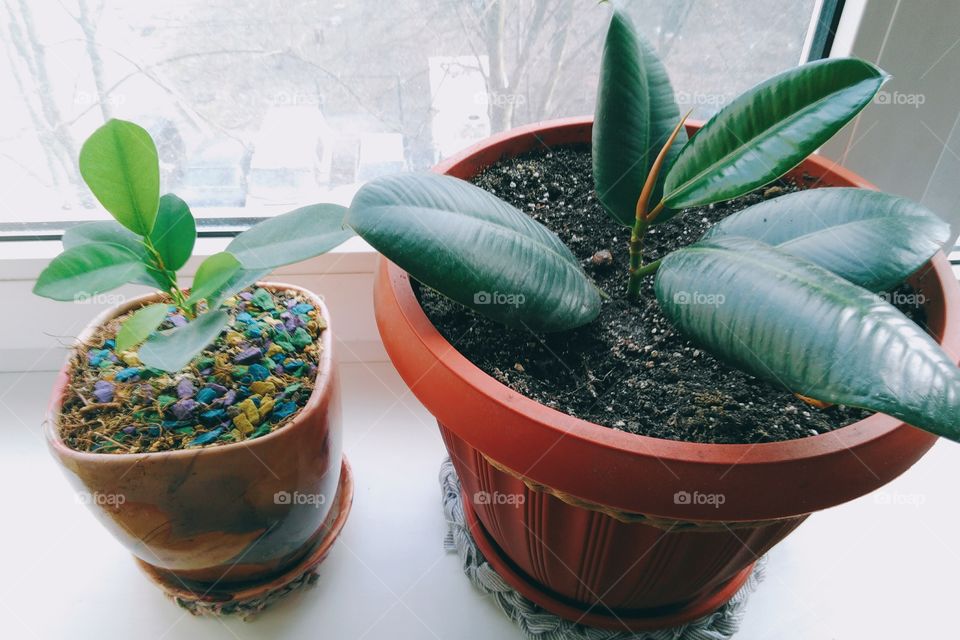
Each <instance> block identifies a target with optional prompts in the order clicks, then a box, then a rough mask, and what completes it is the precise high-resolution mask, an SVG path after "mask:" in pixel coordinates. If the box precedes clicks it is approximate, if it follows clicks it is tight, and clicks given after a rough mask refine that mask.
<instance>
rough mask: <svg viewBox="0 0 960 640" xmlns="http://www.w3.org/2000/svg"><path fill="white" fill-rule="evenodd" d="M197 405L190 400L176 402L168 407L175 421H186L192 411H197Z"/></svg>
mask: <svg viewBox="0 0 960 640" xmlns="http://www.w3.org/2000/svg"><path fill="white" fill-rule="evenodd" d="M198 406H199V403H198V402H197V401H196V400H193V399H191V398H185V399H183V400H178V401H177V402H175V403H173V405H171V406H170V411H171V412H172V413H173V415H174V416H175V417H176V419H177V420H186V419H187V418H189V417H190V414H192V413H193V412H194V411H196V410H197V407H198Z"/></svg>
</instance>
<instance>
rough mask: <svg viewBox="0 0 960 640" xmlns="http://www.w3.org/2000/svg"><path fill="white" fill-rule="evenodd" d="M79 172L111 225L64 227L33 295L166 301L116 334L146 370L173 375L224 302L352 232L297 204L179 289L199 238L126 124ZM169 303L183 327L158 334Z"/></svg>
mask: <svg viewBox="0 0 960 640" xmlns="http://www.w3.org/2000/svg"><path fill="white" fill-rule="evenodd" d="M80 173H81V175H82V176H83V179H84V181H85V182H86V183H87V185H88V186H89V187H90V190H91V191H92V192H93V194H94V196H96V198H97V199H98V200H99V201H100V203H101V204H102V205H103V206H104V208H105V209H106V210H107V211H108V212H109V213H110V214H111V215H112V216H113V217H114V219H115V220H116V221H115V222H114V221H102V222H89V223H86V224H81V225H78V226H75V227H71V228H69V229H68V230H67V231H66V233H64V236H63V245H64V251H63V253H61V254H60V255H59V256H57V257H56V258H54V259H53V260H52V261H51V262H50V264H49V265H48V266H47V268H46V269H44V271H43V272H42V273H41V274H40V277H39V278H38V280H37V283H36V286H35V287H34V293H36V294H38V295H41V296H44V297H47V298H52V299H54V300H64V301H69V300H79V299H87V298H89V297H91V296H95V295H97V294H100V293H103V292H106V291H110V290H112V289H115V288H117V287H119V286H121V285H124V284H127V283H135V284H143V285H147V286H149V287H153V288H156V289H159V290H161V291H164V292H166V293H167V294H168V295H169V301H165V302H161V303H156V304H151V305H148V306H145V307H142V308H141V309H138V310H137V311H136V312H135V313H134V314H132V315H131V316H130V317H129V318H128V319H127V320H126V321H125V322H124V323H123V325H122V327H121V328H120V331H119V332H118V334H117V337H116V342H117V344H116V347H117V351H118V352H122V351H127V350H132V349H139V357H140V360H141V361H142V362H143V363H144V364H145V365H146V366H148V367H153V368H155V369H161V370H164V371H168V372H174V371H179V370H180V369H182V368H183V367H185V366H186V365H187V364H189V363H190V361H191V360H192V359H193V358H194V357H195V356H196V355H197V354H198V353H200V351H202V350H203V348H204V347H206V346H207V345H209V344H210V343H211V342H212V341H213V340H214V339H216V337H217V336H218V335H219V334H220V332H221V331H223V329H224V328H225V327H226V326H227V324H228V322H229V315H228V314H227V313H226V311H224V310H223V309H221V305H222V304H223V302H224V301H225V300H227V299H228V298H229V297H230V296H232V295H233V294H235V293H237V292H238V291H240V290H241V289H244V288H246V287H248V286H250V285H251V284H253V283H254V282H256V281H257V280H258V279H260V278H262V277H263V276H264V275H266V274H267V273H268V272H269V271H271V270H272V269H274V268H276V267H279V266H281V265H285V264H291V263H294V262H299V261H301V260H305V259H307V258H310V257H312V256H315V255H319V254H321V253H324V252H326V251H328V250H329V249H331V248H333V247H335V246H336V245H338V244H340V243H341V242H343V240H345V239H346V238H348V237H350V236H351V235H352V232H351V231H349V230H344V229H343V228H342V222H343V218H344V215H345V213H346V209H345V208H344V207H340V206H337V205H332V204H318V205H313V206H309V207H303V208H301V209H297V210H295V211H291V212H289V213H285V214H283V215H280V216H276V217H275V218H270V219H268V220H265V221H263V222H261V223H259V224H257V225H255V226H253V227H251V228H250V229H248V230H247V231H244V232H243V233H241V234H240V235H238V236H237V237H236V238H234V239H233V240H232V241H231V242H230V244H229V245H228V246H227V248H226V251H223V252H220V253H216V254H214V255H211V256H209V257H208V258H206V259H205V260H204V261H203V262H202V263H201V264H200V265H199V267H198V268H197V271H196V274H195V276H194V279H193V285H192V287H191V288H190V289H189V291H188V290H186V289H184V288H183V287H182V286H181V285H180V282H179V281H178V278H177V271H178V270H180V269H182V268H183V266H184V265H185V264H186V263H187V261H188V260H189V259H190V256H191V254H192V253H193V247H194V243H195V241H196V237H197V229H196V222H195V221H194V218H193V215H192V214H191V212H190V208H189V207H188V206H187V204H186V203H185V202H184V201H183V200H181V199H180V198H178V197H177V196H175V195H173V194H166V195H164V196H162V197H161V196H160V168H159V162H158V158H157V149H156V146H155V145H154V142H153V140H152V139H151V138H150V135H149V134H148V133H147V132H146V131H145V130H144V129H142V128H141V127H139V126H137V125H136V124H134V123H132V122H126V121H123V120H110V121H109V122H107V123H106V124H105V125H103V126H102V127H100V128H99V129H97V130H96V131H95V132H94V133H93V134H92V135H91V136H90V137H89V138H88V139H87V141H86V142H85V143H84V145H83V148H82V149H81V150H80ZM170 305H173V306H175V307H176V308H177V309H179V310H180V311H181V312H182V313H183V315H184V316H185V317H186V318H188V319H189V322H188V323H187V324H185V325H183V326H180V327H176V328H174V329H170V330H167V331H158V330H157V329H158V327H159V326H160V325H161V323H162V322H163V321H164V319H165V318H166V315H167V311H168V309H169V307H170Z"/></svg>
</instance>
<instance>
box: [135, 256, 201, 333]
mask: <svg viewBox="0 0 960 640" xmlns="http://www.w3.org/2000/svg"><path fill="white" fill-rule="evenodd" d="M143 246H144V247H145V248H146V250H147V252H148V253H149V254H150V257H151V258H152V259H153V266H154V267H155V268H156V270H157V271H159V272H160V273H162V274H163V277H164V278H165V279H166V281H167V292H168V293H169V294H170V297H172V298H173V304H174V305H176V307H177V308H178V309H180V310H181V311H183V312H184V313H185V314H186V315H187V317H188V318H193V313H192V312H191V311H190V309H189V308H188V305H187V295H186V294H185V293H184V292H183V289H181V288H180V285H179V284H178V283H177V274H176V273H175V272H173V271H171V270H170V269H167V267H166V265H164V264H163V257H162V256H161V255H160V252H159V251H157V248H156V247H155V246H154V244H153V242H151V241H150V238H144V239H143Z"/></svg>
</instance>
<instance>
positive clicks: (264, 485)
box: [45, 283, 342, 584]
mask: <svg viewBox="0 0 960 640" xmlns="http://www.w3.org/2000/svg"><path fill="white" fill-rule="evenodd" d="M259 286H263V287H265V288H267V289H270V290H274V291H276V290H291V291H295V292H297V293H299V294H301V295H303V296H305V297H306V298H307V299H309V301H310V303H311V304H313V305H314V306H315V307H316V308H317V309H319V310H320V313H321V314H322V315H323V317H324V319H325V320H326V321H327V329H326V330H324V331H323V333H322V334H321V338H320V342H321V346H322V351H321V355H320V362H319V365H318V367H317V374H316V382H315V386H314V390H313V392H312V393H311V395H310V398H309V399H308V400H307V403H306V405H305V406H304V407H303V408H302V409H301V410H300V412H299V413H298V414H297V415H296V416H295V417H294V419H293V420H292V421H291V422H289V423H288V424H286V425H285V426H283V427H282V428H280V429H278V430H276V431H274V432H272V433H269V434H267V435H264V436H261V437H260V438H257V439H256V440H252V441H247V442H237V443H232V444H225V445H218V446H214V447H208V448H199V449H183V450H176V451H163V452H157V453H136V454H98V453H89V452H81V451H76V450H73V449H71V448H69V447H68V446H67V445H66V444H65V443H64V442H63V440H62V438H61V437H60V434H59V430H58V427H57V417H58V416H59V414H60V407H61V404H62V402H63V398H64V396H65V393H66V391H67V387H68V385H69V382H70V359H68V361H67V363H66V364H65V365H64V368H63V369H62V370H61V372H60V374H59V377H58V379H57V382H56V384H55V385H54V391H53V397H52V399H51V403H50V409H49V417H48V419H47V424H46V429H45V433H46V438H47V443H48V446H49V448H50V450H51V452H52V453H53V455H54V456H55V457H56V458H57V459H58V460H59V461H60V463H61V464H62V465H63V468H64V470H65V471H66V474H67V476H68V478H69V480H70V482H71V483H72V484H73V486H74V487H75V488H76V489H77V491H79V492H81V493H82V495H83V496H84V498H85V499H86V501H87V502H88V504H89V505H90V506H91V508H92V510H93V512H94V514H95V515H96V516H97V518H98V519H99V520H100V521H101V522H102V523H103V524H104V526H106V528H107V529H109V530H110V532H111V533H112V534H113V535H114V537H116V538H117V539H118V540H119V541H120V542H121V543H123V544H124V546H126V547H127V549H129V550H130V551H131V552H132V553H133V554H134V555H135V556H137V557H138V558H139V559H141V560H143V561H144V562H146V563H147V564H150V565H152V566H154V567H156V568H157V569H158V570H160V571H161V572H167V573H169V574H172V576H175V577H176V578H177V579H179V580H186V581H192V582H198V583H214V582H216V583H218V584H230V583H235V582H239V581H253V580H260V579H263V578H266V577H269V576H272V575H274V574H276V573H278V572H280V571H282V570H283V569H284V568H286V567H288V566H290V565H292V564H293V563H295V562H297V561H298V560H299V559H300V558H302V557H303V556H304V555H305V554H306V553H307V552H308V551H309V550H310V548H311V546H312V545H313V544H314V543H315V542H317V541H318V540H319V538H320V534H321V532H320V529H321V525H322V523H323V522H324V519H325V518H326V516H327V513H328V512H329V510H330V508H331V506H332V505H333V503H334V496H335V494H336V491H337V484H338V480H339V477H340V467H341V457H342V433H341V409H340V390H339V379H338V374H337V370H336V367H335V361H334V357H333V351H332V347H333V340H332V333H331V327H330V316H329V313H328V311H327V308H326V306H324V304H323V301H322V300H321V299H320V298H318V297H317V296H315V295H314V294H312V293H311V292H309V291H307V290H306V289H302V288H300V287H296V286H292V285H286V284H272V283H261V284H260V285H259ZM160 298H161V296H160V294H151V295H146V296H142V297H139V298H135V299H133V300H129V301H127V302H126V303H125V304H124V305H121V306H120V307H117V308H115V309H111V310H108V311H107V312H105V313H104V314H102V315H101V316H99V317H98V318H97V319H96V320H94V321H93V322H92V323H91V324H90V325H89V326H88V327H87V328H86V330H85V331H84V332H83V334H81V336H80V338H79V339H80V341H83V340H87V339H89V338H90V337H91V336H92V335H93V334H94V332H95V331H96V329H97V328H98V327H99V326H101V325H102V324H103V323H105V322H106V321H108V320H110V319H112V318H114V317H116V316H118V315H121V314H123V313H125V312H127V311H129V310H131V309H133V308H136V307H138V306H142V305H143V304H147V303H150V302H154V301H157V300H159V299H160ZM278 494H279V495H280V497H277V496H278ZM295 494H296V495H299V496H301V497H303V496H309V497H310V498H309V499H300V500H294V499H292V497H293V496H294V495H295ZM285 495H289V496H291V499H290V500H285V499H284V497H283V496H285Z"/></svg>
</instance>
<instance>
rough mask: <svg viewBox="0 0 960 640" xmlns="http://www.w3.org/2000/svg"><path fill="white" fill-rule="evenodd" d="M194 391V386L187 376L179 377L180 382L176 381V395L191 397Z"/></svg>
mask: <svg viewBox="0 0 960 640" xmlns="http://www.w3.org/2000/svg"><path fill="white" fill-rule="evenodd" d="M196 392H197V389H196V387H194V386H193V383H192V382H190V380H189V379H188V378H180V382H178V383H177V397H179V398H192V397H193V396H194V394H195V393H196Z"/></svg>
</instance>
